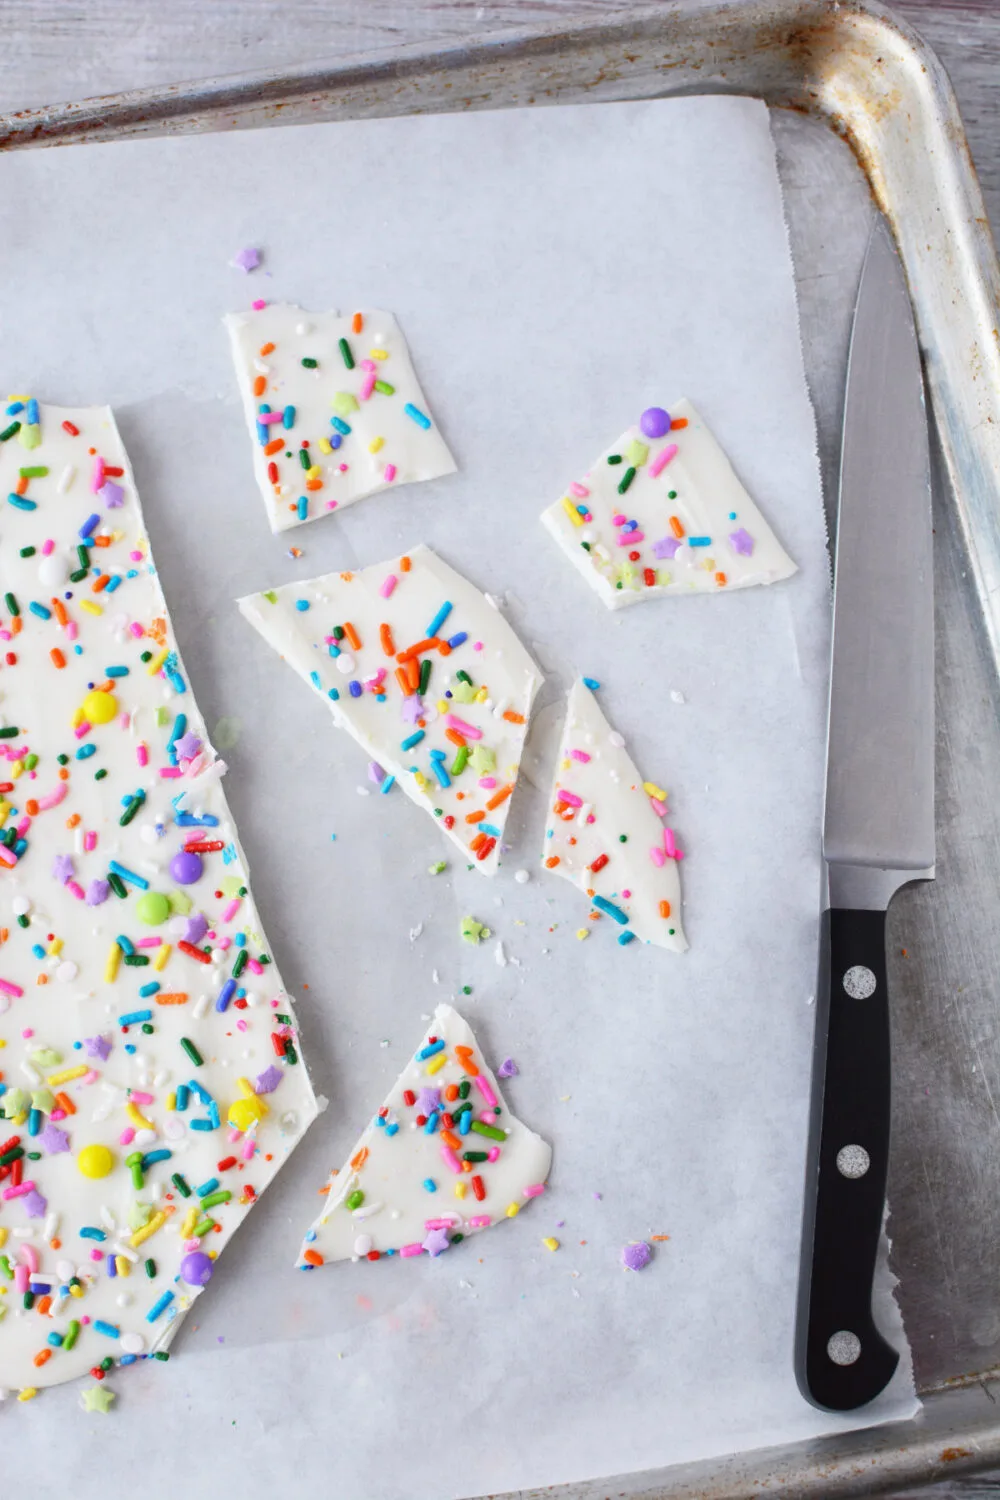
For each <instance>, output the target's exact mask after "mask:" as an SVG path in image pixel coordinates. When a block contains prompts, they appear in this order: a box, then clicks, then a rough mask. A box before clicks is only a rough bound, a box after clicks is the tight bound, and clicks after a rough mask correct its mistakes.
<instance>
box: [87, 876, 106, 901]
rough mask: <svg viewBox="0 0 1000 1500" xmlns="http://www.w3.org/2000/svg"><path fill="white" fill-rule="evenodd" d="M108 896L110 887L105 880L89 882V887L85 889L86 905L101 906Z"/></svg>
mask: <svg viewBox="0 0 1000 1500" xmlns="http://www.w3.org/2000/svg"><path fill="white" fill-rule="evenodd" d="M110 894H111V887H110V885H109V884H108V882H107V881H106V880H101V879H100V878H99V877H98V878H97V879H95V880H92V881H91V882H90V885H89V886H88V887H87V905H88V906H103V905H104V903H105V901H107V899H108V896H109V895H110Z"/></svg>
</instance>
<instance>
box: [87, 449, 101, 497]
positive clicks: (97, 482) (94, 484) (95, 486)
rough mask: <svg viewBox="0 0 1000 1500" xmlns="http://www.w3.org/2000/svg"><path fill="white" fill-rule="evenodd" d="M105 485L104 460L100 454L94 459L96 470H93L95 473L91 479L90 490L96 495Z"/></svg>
mask: <svg viewBox="0 0 1000 1500" xmlns="http://www.w3.org/2000/svg"><path fill="white" fill-rule="evenodd" d="M103 484H104V459H103V458H102V457H101V456H100V454H98V455H97V457H96V458H95V459H94V470H93V473H92V474H91V477H90V488H91V489H92V490H93V492H94V494H95V495H96V494H97V491H98V490H99V489H100V488H101V486H102V485H103Z"/></svg>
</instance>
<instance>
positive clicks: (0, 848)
mask: <svg viewBox="0 0 1000 1500" xmlns="http://www.w3.org/2000/svg"><path fill="white" fill-rule="evenodd" d="M0 864H4V865H7V867H8V868H9V869H13V867H14V865H16V864H17V855H16V854H15V853H14V851H13V849H8V848H7V845H6V844H0Z"/></svg>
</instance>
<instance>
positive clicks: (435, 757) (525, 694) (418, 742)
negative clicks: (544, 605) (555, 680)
mask: <svg viewBox="0 0 1000 1500" xmlns="http://www.w3.org/2000/svg"><path fill="white" fill-rule="evenodd" d="M405 561H406V562H407V564H408V566H407V567H405V568H404V567H403V565H402V563H403V560H400V559H398V558H394V559H392V560H391V561H389V562H386V563H378V564H376V565H374V566H373V567H369V568H362V569H361V570H360V571H359V572H356V573H347V574H342V573H329V574H327V575H326V576H325V577H322V578H314V579H312V580H310V581H307V582H305V583H294V584H285V585H284V586H283V587H281V588H276V589H269V590H268V591H267V592H266V593H262V594H253V595H250V596H249V597H248V598H246V599H241V600H240V601H239V608H240V610H241V612H242V614H243V615H244V616H245V618H246V619H247V620H249V622H250V624H251V625H253V626H254V628H255V629H256V630H258V631H259V632H260V634H261V635H262V636H263V637H264V639H265V640H266V641H267V642H268V643H269V645H271V646H272V647H273V648H274V650H275V651H277V652H278V654H279V655H280V656H281V657H283V658H284V659H285V660H286V661H287V662H288V663H289V665H290V666H292V667H294V668H295V670H296V672H297V673H298V674H299V676H300V677H301V678H302V679H303V681H305V682H307V683H308V684H309V685H310V686H311V687H312V688H313V690H314V691H318V692H319V693H321V694H322V696H323V699H324V701H325V702H326V704H327V707H328V708H329V710H330V712H331V714H332V715H333V719H334V722H335V723H336V724H337V726H338V727H339V728H341V729H346V730H347V732H348V733H349V734H350V735H351V736H352V737H353V738H354V739H355V740H357V742H358V744H359V745H361V746H362V748H363V750H364V753H365V760H366V762H368V761H374V762H376V763H377V764H378V766H379V768H380V770H381V771H383V772H384V773H385V774H384V775H383V778H382V780H381V782H380V785H379V792H378V795H379V796H381V795H382V793H386V792H388V791H389V790H390V789H391V788H392V787H394V786H395V785H396V783H397V782H398V783H399V785H400V786H401V787H402V789H403V791H404V792H405V793H406V794H407V796H408V797H409V798H410V799H411V801H413V802H416V803H417V805H418V806H420V807H423V808H425V809H426V811H428V812H429V813H430V814H431V815H432V816H433V817H434V819H435V822H436V823H437V825H438V827H439V828H441V830H442V831H443V832H444V833H445V834H446V836H447V837H448V838H449V839H451V841H452V842H453V843H454V844H455V845H456V846H457V847H458V848H459V849H460V850H461V852H462V854H463V856H464V857H465V858H466V859H467V860H468V861H469V863H470V864H472V865H474V867H475V868H476V869H477V870H478V871H480V872H481V873H482V874H485V875H492V874H493V873H494V872H495V870H496V868H497V864H498V863H499V858H500V850H501V845H502V841H503V830H504V827H505V824H506V819H507V815H508V813H509V811H510V806H511V793H512V792H513V790H514V787H515V784H516V781H517V776H518V771H519V768H520V763H521V754H522V751H523V748H524V739H525V735H526V733H527V727H528V718H529V715H530V712H531V706H532V703H533V702H534V698H535V694H536V692H537V691H538V688H539V686H540V685H541V682H542V674H541V672H540V670H539V668H538V666H537V665H536V663H535V662H534V661H533V660H532V658H531V656H530V655H529V654H528V652H527V651H526V650H525V648H524V647H523V646H522V645H521V642H520V641H519V640H518V638H517V636H516V635H515V634H514V631H513V629H512V628H511V626H510V625H509V624H508V622H507V621H506V620H505V619H504V617H503V615H502V614H500V612H499V611H498V610H497V609H496V608H494V607H493V606H492V605H490V604H489V602H488V601H487V599H486V597H485V596H484V595H483V594H481V593H480V591H479V590H478V589H477V588H475V587H474V586H473V585H472V584H471V583H469V582H468V580H467V579H465V578H463V577H462V576H461V575H460V574H459V573H456V572H455V571H454V569H452V568H450V567H448V565H447V563H444V562H442V560H441V559H440V558H439V557H438V556H436V554H435V553H433V552H432V551H431V550H430V548H429V547H424V546H418V547H413V548H411V550H410V551H409V553H408V554H407V556H406V559H405ZM390 574H391V575H393V576H395V577H396V580H397V581H396V585H395V587H394V588H393V589H392V591H391V595H390V597H388V598H387V597H386V594H385V591H384V587H383V585H384V583H385V579H386V577H387V576H389V575H390ZM445 601H447V603H448V604H449V605H450V609H449V610H448V612H447V616H446V617H444V619H443V622H442V624H441V626H440V630H441V634H440V635H431V634H429V633H428V626H429V625H431V624H433V623H434V622H435V618H436V616H437V615H438V614H439V613H440V611H441V608H442V605H443V603H444V602H445ZM303 603H304V604H306V605H307V606H308V608H306V609H302V608H301V607H300V606H301V605H302V604H303ZM445 620H446V623H445ZM348 625H349V626H350V628H351V631H353V632H354V636H355V639H356V640H357V642H358V645H357V646H355V645H354V644H353V643H352V642H351V637H350V634H349V632H348V629H347V627H348ZM338 632H340V634H339V635H338ZM386 642H389V643H390V644H391V645H392V647H393V652H392V654H391V655H390V654H387V650H386V644H385V643H386ZM456 709H457V711H456ZM487 778H489V779H490V781H491V782H492V783H493V784H491V785H488V786H487V785H483V782H484V781H485V780H486V779H487Z"/></svg>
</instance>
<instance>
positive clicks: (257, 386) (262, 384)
mask: <svg viewBox="0 0 1000 1500" xmlns="http://www.w3.org/2000/svg"><path fill="white" fill-rule="evenodd" d="M266 390H267V376H266V375H258V376H257V379H256V380H255V381H254V383H253V393H254V395H255V396H263V394H264V392H265V391H266Z"/></svg>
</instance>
